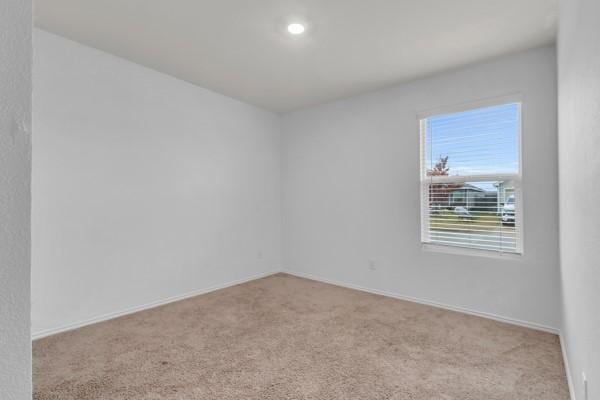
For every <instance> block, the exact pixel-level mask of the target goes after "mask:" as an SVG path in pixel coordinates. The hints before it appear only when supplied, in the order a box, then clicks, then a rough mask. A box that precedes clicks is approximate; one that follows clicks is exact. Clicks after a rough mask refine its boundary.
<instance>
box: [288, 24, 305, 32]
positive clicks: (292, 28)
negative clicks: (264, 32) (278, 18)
mask: <svg viewBox="0 0 600 400" xmlns="http://www.w3.org/2000/svg"><path fill="white" fill-rule="evenodd" d="M304 29H305V28H304V25H302V24H298V23H293V24H289V25H288V27H287V30H288V32H289V33H291V34H292V35H300V34H302V33H304Z"/></svg>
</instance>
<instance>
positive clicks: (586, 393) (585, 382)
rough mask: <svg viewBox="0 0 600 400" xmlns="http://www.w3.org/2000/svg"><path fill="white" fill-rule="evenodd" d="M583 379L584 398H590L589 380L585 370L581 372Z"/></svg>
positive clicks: (585, 399)
mask: <svg viewBox="0 0 600 400" xmlns="http://www.w3.org/2000/svg"><path fill="white" fill-rule="evenodd" d="M581 381H582V382H583V400H588V381H587V377H586V376H585V372H582V373H581Z"/></svg>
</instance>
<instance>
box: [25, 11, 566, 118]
mask: <svg viewBox="0 0 600 400" xmlns="http://www.w3.org/2000/svg"><path fill="white" fill-rule="evenodd" d="M35 14H36V25H37V26H39V27H41V28H43V29H46V30H49V31H51V32H55V33H58V34H60V35H63V36H66V37H68V38H71V39H74V40H76V41H79V42H81V43H84V44H87V45H90V46H93V47H96V48H98V49H101V50H104V51H107V52H109V53H112V54H115V55H118V56H121V57H123V58H126V59H129V60H131V61H134V62H136V63H139V64H142V65H145V66H148V67H151V68H154V69H156V70H158V71H162V72H165V73H167V74H170V75H173V76H175V77H178V78H181V79H184V80H186V81H189V82H192V83H195V84H198V85H200V86H203V87H205V88H208V89H212V90H214V91H217V92H220V93H223V94H226V95H228V96H231V97H235V98H238V99H241V100H244V101H247V102H249V103H253V104H256V105H259V106H262V107H265V108H267V109H270V110H274V111H289V110H293V109H296V108H301V107H305V106H308V105H312V104H317V103H321V102H325V101H329V100H333V99H338V98H343V97H347V96H351V95H354V94H357V93H361V92H365V91H369V90H373V89H377V88H380V87H383V86H386V85H389V84H393V83H399V82H403V81H407V80H411V79H415V78H417V77H421V76H425V75H429V74H432V73H435V72H439V71H443V70H446V69H450V68H455V67H457V66H460V65H464V64H468V63H471V62H476V61H481V60H485V59H489V58H492V57H497V56H500V55H502V54H506V53H509V52H513V51H518V50H523V49H527V48H531V47H536V46H540V45H545V44H550V43H553V41H554V37H555V31H556V20H557V0H212V1H209V0H163V1H149V0H38V1H36V4H35ZM294 21H302V22H305V23H306V24H308V29H307V32H306V33H305V34H304V35H301V36H297V37H296V36H292V35H289V34H288V33H287V32H286V30H285V27H286V25H287V23H289V22H294Z"/></svg>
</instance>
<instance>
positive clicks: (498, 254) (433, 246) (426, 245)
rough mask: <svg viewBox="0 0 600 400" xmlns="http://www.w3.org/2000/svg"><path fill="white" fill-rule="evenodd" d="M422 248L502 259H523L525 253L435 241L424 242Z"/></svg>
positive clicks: (430, 250)
mask: <svg viewBox="0 0 600 400" xmlns="http://www.w3.org/2000/svg"><path fill="white" fill-rule="evenodd" d="M421 248H422V250H423V251H427V252H433V253H444V254H454V255H461V256H475V257H487V258H496V259H502V260H522V258H523V253H507V252H501V251H494V250H482V249H471V248H468V247H458V246H445V245H443V244H435V243H423V242H422V243H421Z"/></svg>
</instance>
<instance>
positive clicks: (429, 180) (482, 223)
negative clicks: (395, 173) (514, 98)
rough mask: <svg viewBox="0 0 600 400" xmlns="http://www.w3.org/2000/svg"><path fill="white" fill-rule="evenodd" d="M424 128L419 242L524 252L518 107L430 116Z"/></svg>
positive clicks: (509, 104) (512, 104)
mask: <svg viewBox="0 0 600 400" xmlns="http://www.w3.org/2000/svg"><path fill="white" fill-rule="evenodd" d="M496 104H497V103H496ZM420 127H421V205H422V211H421V213H422V215H421V217H422V218H421V221H422V227H421V238H422V242H423V243H426V244H434V245H442V246H453V247H462V248H470V249H479V250H491V251H497V252H505V253H521V252H522V243H521V226H522V220H523V219H522V212H521V162H520V158H521V157H520V137H521V132H520V131H521V104H520V103H519V102H510V103H506V104H501V105H494V106H486V107H482V108H476V109H470V110H467V111H461V112H455V113H446V114H437V115H427V116H426V117H423V118H421V120H420Z"/></svg>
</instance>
